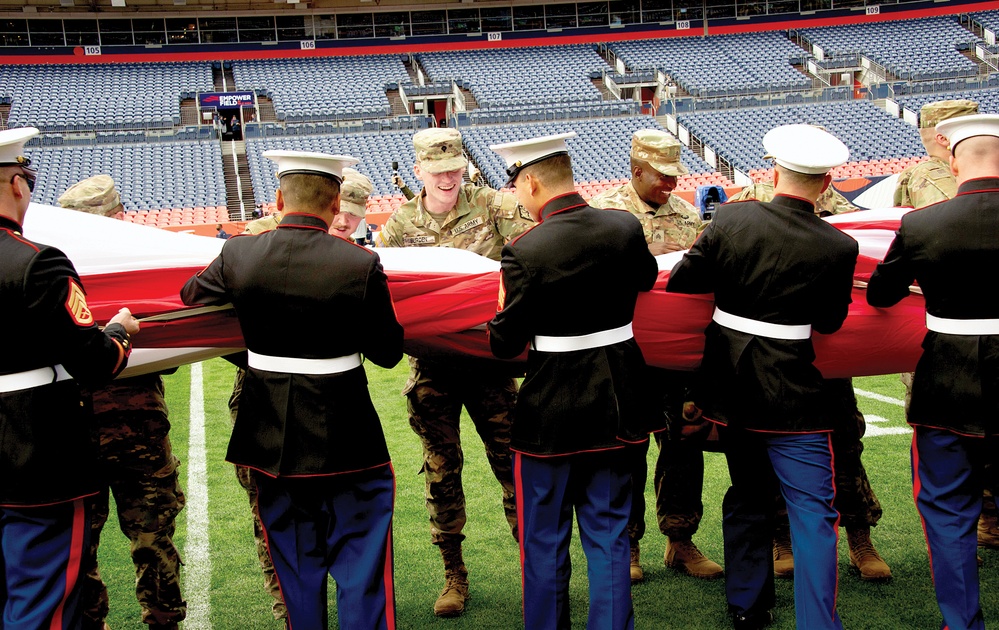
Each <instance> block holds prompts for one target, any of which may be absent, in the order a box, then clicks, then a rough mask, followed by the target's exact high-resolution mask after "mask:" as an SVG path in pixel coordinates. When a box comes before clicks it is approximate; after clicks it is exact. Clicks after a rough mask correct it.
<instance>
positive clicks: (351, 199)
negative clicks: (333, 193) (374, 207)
mask: <svg viewBox="0 0 999 630" xmlns="http://www.w3.org/2000/svg"><path fill="white" fill-rule="evenodd" d="M374 188H375V187H374V186H373V185H372V184H371V180H370V179H368V178H367V177H366V176H365V175H362V174H361V173H359V172H357V171H355V170H354V169H352V168H345V169H343V183H342V184H340V212H346V213H347V214H352V215H354V216H355V217H361V218H362V219H363V218H364V216H365V212H366V209H367V205H368V195H370V194H371V192H372V191H373V190H374Z"/></svg>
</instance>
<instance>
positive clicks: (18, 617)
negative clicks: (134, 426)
mask: <svg viewBox="0 0 999 630" xmlns="http://www.w3.org/2000/svg"><path fill="white" fill-rule="evenodd" d="M36 135H38V130H37V129H35V128H33V127H27V128H23V129H10V130H7V131H0V260H3V265H2V266H0V303H2V304H3V309H0V326H3V329H4V330H8V331H24V332H26V333H29V332H30V334H12V335H8V338H7V339H6V340H5V349H4V352H3V353H0V549H2V554H0V609H2V618H0V627H2V628H4V630H38V629H39V628H51V629H59V628H75V627H78V626H79V624H80V609H79V599H80V578H81V569H82V564H83V557H84V552H85V549H86V548H87V546H88V545H89V537H90V513H89V509H88V503H87V500H86V498H87V497H90V496H92V495H94V494H96V493H97V490H98V487H99V485H98V480H97V479H96V478H95V475H96V462H97V445H96V443H95V442H94V440H93V439H92V438H93V436H92V435H91V423H92V417H91V410H90V405H89V404H88V401H87V400H85V399H84V397H82V396H81V393H80V386H87V387H99V386H102V385H105V384H107V383H108V382H109V381H110V380H111V379H112V378H114V376H116V375H117V374H118V373H119V372H121V370H123V369H124V368H125V365H126V364H127V362H128V355H129V352H130V350H131V342H130V340H129V334H130V333H135V332H138V330H139V325H138V323H137V322H136V321H135V318H133V317H132V315H131V313H129V312H128V310H127V309H122V310H121V311H120V312H119V313H118V314H117V315H115V317H114V318H112V320H111V323H109V324H108V325H107V326H106V327H105V328H104V330H103V332H102V331H101V330H100V328H98V326H97V323H96V322H95V321H94V317H93V314H92V313H91V312H90V309H89V308H88V307H87V299H86V293H85V292H84V289H83V285H82V283H81V282H80V277H79V276H78V275H77V273H76V269H75V268H74V267H73V263H71V262H70V261H69V259H68V258H66V256H65V254H63V253H62V252H61V251H59V250H58V249H56V248H54V247H49V246H48V245H43V244H41V243H35V242H33V241H30V240H28V239H26V238H25V237H24V236H23V235H22V229H21V225H22V224H23V222H24V216H25V214H26V212H27V210H28V204H29V202H30V201H31V192H32V190H33V189H34V185H35V171H34V170H32V169H31V168H30V166H31V161H30V160H29V159H28V158H26V157H24V156H22V155H21V152H22V150H23V147H24V143H25V142H27V141H28V140H30V139H31V138H33V137H34V136H36Z"/></svg>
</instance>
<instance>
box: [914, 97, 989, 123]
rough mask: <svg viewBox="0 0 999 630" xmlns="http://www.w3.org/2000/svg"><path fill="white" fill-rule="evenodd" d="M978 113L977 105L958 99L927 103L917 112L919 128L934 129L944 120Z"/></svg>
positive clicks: (973, 102)
mask: <svg viewBox="0 0 999 630" xmlns="http://www.w3.org/2000/svg"><path fill="white" fill-rule="evenodd" d="M977 113H978V103H976V102H975V101H969V100H965V99H960V100H956V101H936V102H933V103H927V104H926V105H923V107H922V108H921V109H920V110H919V128H920V129H929V128H930V127H936V126H937V125H939V124H940V123H942V122H943V121H945V120H950V119H951V118H957V117H958V116H970V115H972V114H977Z"/></svg>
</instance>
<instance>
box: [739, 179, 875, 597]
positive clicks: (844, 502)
mask: <svg viewBox="0 0 999 630" xmlns="http://www.w3.org/2000/svg"><path fill="white" fill-rule="evenodd" d="M826 190H827V191H829V190H832V187H830V188H828V189H826ZM756 195H758V196H756ZM823 196H824V197H825V198H826V200H827V201H826V203H825V204H820V203H819V202H816V204H815V214H817V215H819V216H828V215H830V214H839V213H840V212H851V211H852V210H856V209H857V208H856V207H855V206H852V204H850V202H848V201H846V199H844V198H842V196H840V195H838V193H835V196H829V195H823ZM836 196H839V197H840V198H841V199H842V201H836ZM773 197H774V187H773V184H772V183H769V182H767V183H765V184H755V185H753V186H749V187H747V188H745V189H744V190H742V191H741V192H740V193H739V194H737V195H735V196H734V197H732V198H731V199H730V200H729V203H732V202H733V200H735V201H742V200H747V199H758V200H759V201H770V200H772V199H773ZM820 199H821V197H820ZM844 205H850V206H851V207H852V210H844V209H843V208H844ZM826 386H827V387H828V388H830V389H831V390H834V391H837V392H839V395H838V399H839V400H842V401H843V402H844V404H845V413H847V414H848V415H850V416H852V418H853V422H843V423H842V424H841V425H840V426H839V427H837V429H836V430H835V431H833V432H832V438H831V441H832V449H833V470H834V472H835V475H834V479H833V481H834V483H835V484H836V499H835V507H836V509H837V510H838V511H839V513H840V525H842V526H843V527H844V528H846V537H847V541H848V543H849V547H850V564H851V565H853V566H854V567H856V568H857V570H858V571H859V572H860V577H861V579H863V580H887V579H889V578H891V569H890V568H889V567H888V565H887V564H886V563H885V561H884V559H882V558H881V555H880V554H879V553H878V551H877V549H875V548H874V545H873V543H872V542H871V527H874V526H875V525H877V524H878V521H879V520H880V519H881V502H880V501H878V498H877V496H876V495H875V494H874V489H873V488H871V483H870V481H869V480H868V478H867V470H866V469H865V468H864V464H863V462H862V461H861V454H862V453H863V452H864V443H863V441H862V440H861V438H862V437H864V433H865V432H866V431H867V422H866V420H865V419H864V414H862V413H861V412H860V409H858V408H857V398H856V396H855V395H854V393H853V380H852V379H849V378H837V379H827V380H826ZM777 503H778V505H780V508H779V510H778V513H777V523H776V532H775V533H774V575H775V576H776V577H791V576H792V575H793V574H794V555H793V553H792V552H791V529H790V525H789V523H788V520H787V519H788V516H787V508H786V507H785V506H784V500H783V497H779V496H778V497H777Z"/></svg>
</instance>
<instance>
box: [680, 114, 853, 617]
mask: <svg viewBox="0 0 999 630" xmlns="http://www.w3.org/2000/svg"><path fill="white" fill-rule="evenodd" d="M763 143H764V147H765V148H766V149H767V151H768V152H769V153H770V154H771V157H773V158H774V159H775V161H776V167H775V186H776V192H777V195H776V197H774V199H773V200H772V201H770V202H766V203H764V202H759V201H747V202H743V203H739V204H736V205H735V206H722V207H721V208H720V209H719V210H718V212H717V213H716V214H715V217H714V220H713V221H712V222H711V224H709V225H708V227H707V228H706V229H705V230H704V232H703V233H702V234H701V237H700V238H699V239H698V240H697V242H696V243H694V246H693V247H692V248H691V249H690V250H689V251H688V253H687V254H685V255H684V257H683V259H682V260H681V261H680V262H679V263H677V265H676V267H675V268H674V269H673V271H672V273H671V274H670V278H669V282H668V283H667V286H666V290H667V291H673V292H677V293H714V297H715V305H716V308H715V312H714V316H713V321H712V323H711V324H709V326H708V328H707V329H706V331H705V336H706V339H705V349H704V359H703V362H702V365H701V370H700V375H699V376H700V381H701V384H700V387H698V391H697V392H696V394H695V402H696V403H697V404H698V406H699V407H701V408H702V409H703V412H704V416H705V417H707V418H709V419H710V420H713V421H714V422H717V423H720V424H722V425H725V426H726V427H727V429H726V431H727V434H726V447H725V449H726V450H725V455H726V458H727V460H728V467H729V473H730V476H731V478H732V486H731V487H730V488H729V490H728V492H727V493H726V494H725V499H724V504H723V521H722V525H723V532H724V539H725V566H726V572H725V578H726V579H725V589H726V595H727V598H728V604H729V609H730V611H731V612H732V614H733V617H734V623H735V626H736V628H760V627H763V626H765V625H766V624H768V623H769V622H770V621H771V619H772V613H771V612H770V609H771V608H772V607H773V605H774V584H773V578H774V576H773V562H772V556H771V553H772V541H773V508H774V506H773V503H774V500H773V498H774V496H775V491H776V488H777V486H778V484H779V487H780V490H781V493H782V494H783V496H784V498H785V499H786V502H787V506H788V513H789V518H790V522H791V539H792V544H793V547H794V553H795V556H796V557H798V558H800V559H802V560H804V562H800V563H799V565H798V567H797V570H796V571H795V580H794V601H795V616H796V618H797V625H798V627H799V628H808V629H809V630H813V629H817V628H839V627H842V624H841V623H840V620H839V615H838V614H837V612H836V585H837V565H836V541H837V527H838V523H839V514H838V513H837V512H836V510H835V509H834V508H833V496H834V490H833V488H834V486H833V465H832V463H833V456H832V450H831V446H830V431H831V429H832V428H833V426H834V423H835V421H836V419H837V418H842V417H844V414H843V412H842V410H840V409H838V408H837V404H838V403H839V402H840V399H841V398H842V397H839V399H837V398H836V397H834V396H832V395H831V394H830V392H829V390H828V388H825V387H823V379H822V375H821V374H820V373H819V371H818V369H817V368H816V367H815V366H814V364H813V361H814V359H815V352H814V349H813V347H812V341H811V335H812V331H815V332H818V333H822V334H828V333H832V332H835V331H836V330H838V329H839V328H840V326H841V325H842V324H843V321H844V320H845V319H846V315H847V311H848V308H849V304H850V301H851V298H850V293H851V289H852V283H853V271H854V267H855V266H856V261H857V253H858V246H857V243H856V241H854V240H853V239H852V238H850V237H849V236H847V235H846V234H844V233H842V232H840V231H839V230H838V229H836V228H835V227H833V226H831V225H829V224H828V223H826V222H824V221H822V220H821V219H820V218H819V217H817V216H815V213H814V204H815V200H816V198H817V197H818V196H819V194H820V193H821V192H822V191H823V190H824V189H825V188H826V187H828V185H829V182H830V181H831V177H830V176H829V175H828V171H829V169H830V168H832V167H833V166H836V165H839V164H842V163H843V162H845V161H846V159H847V157H848V155H849V151H848V150H847V148H846V146H844V145H843V143H842V142H840V141H839V140H837V139H836V138H834V137H833V136H831V135H830V134H828V133H826V132H825V131H823V130H821V129H819V128H817V127H812V126H810V125H786V126H783V127H778V128H776V129H772V130H771V131H769V132H768V133H767V134H766V135H765V136H764V139H763ZM799 554H800V555H799Z"/></svg>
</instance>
